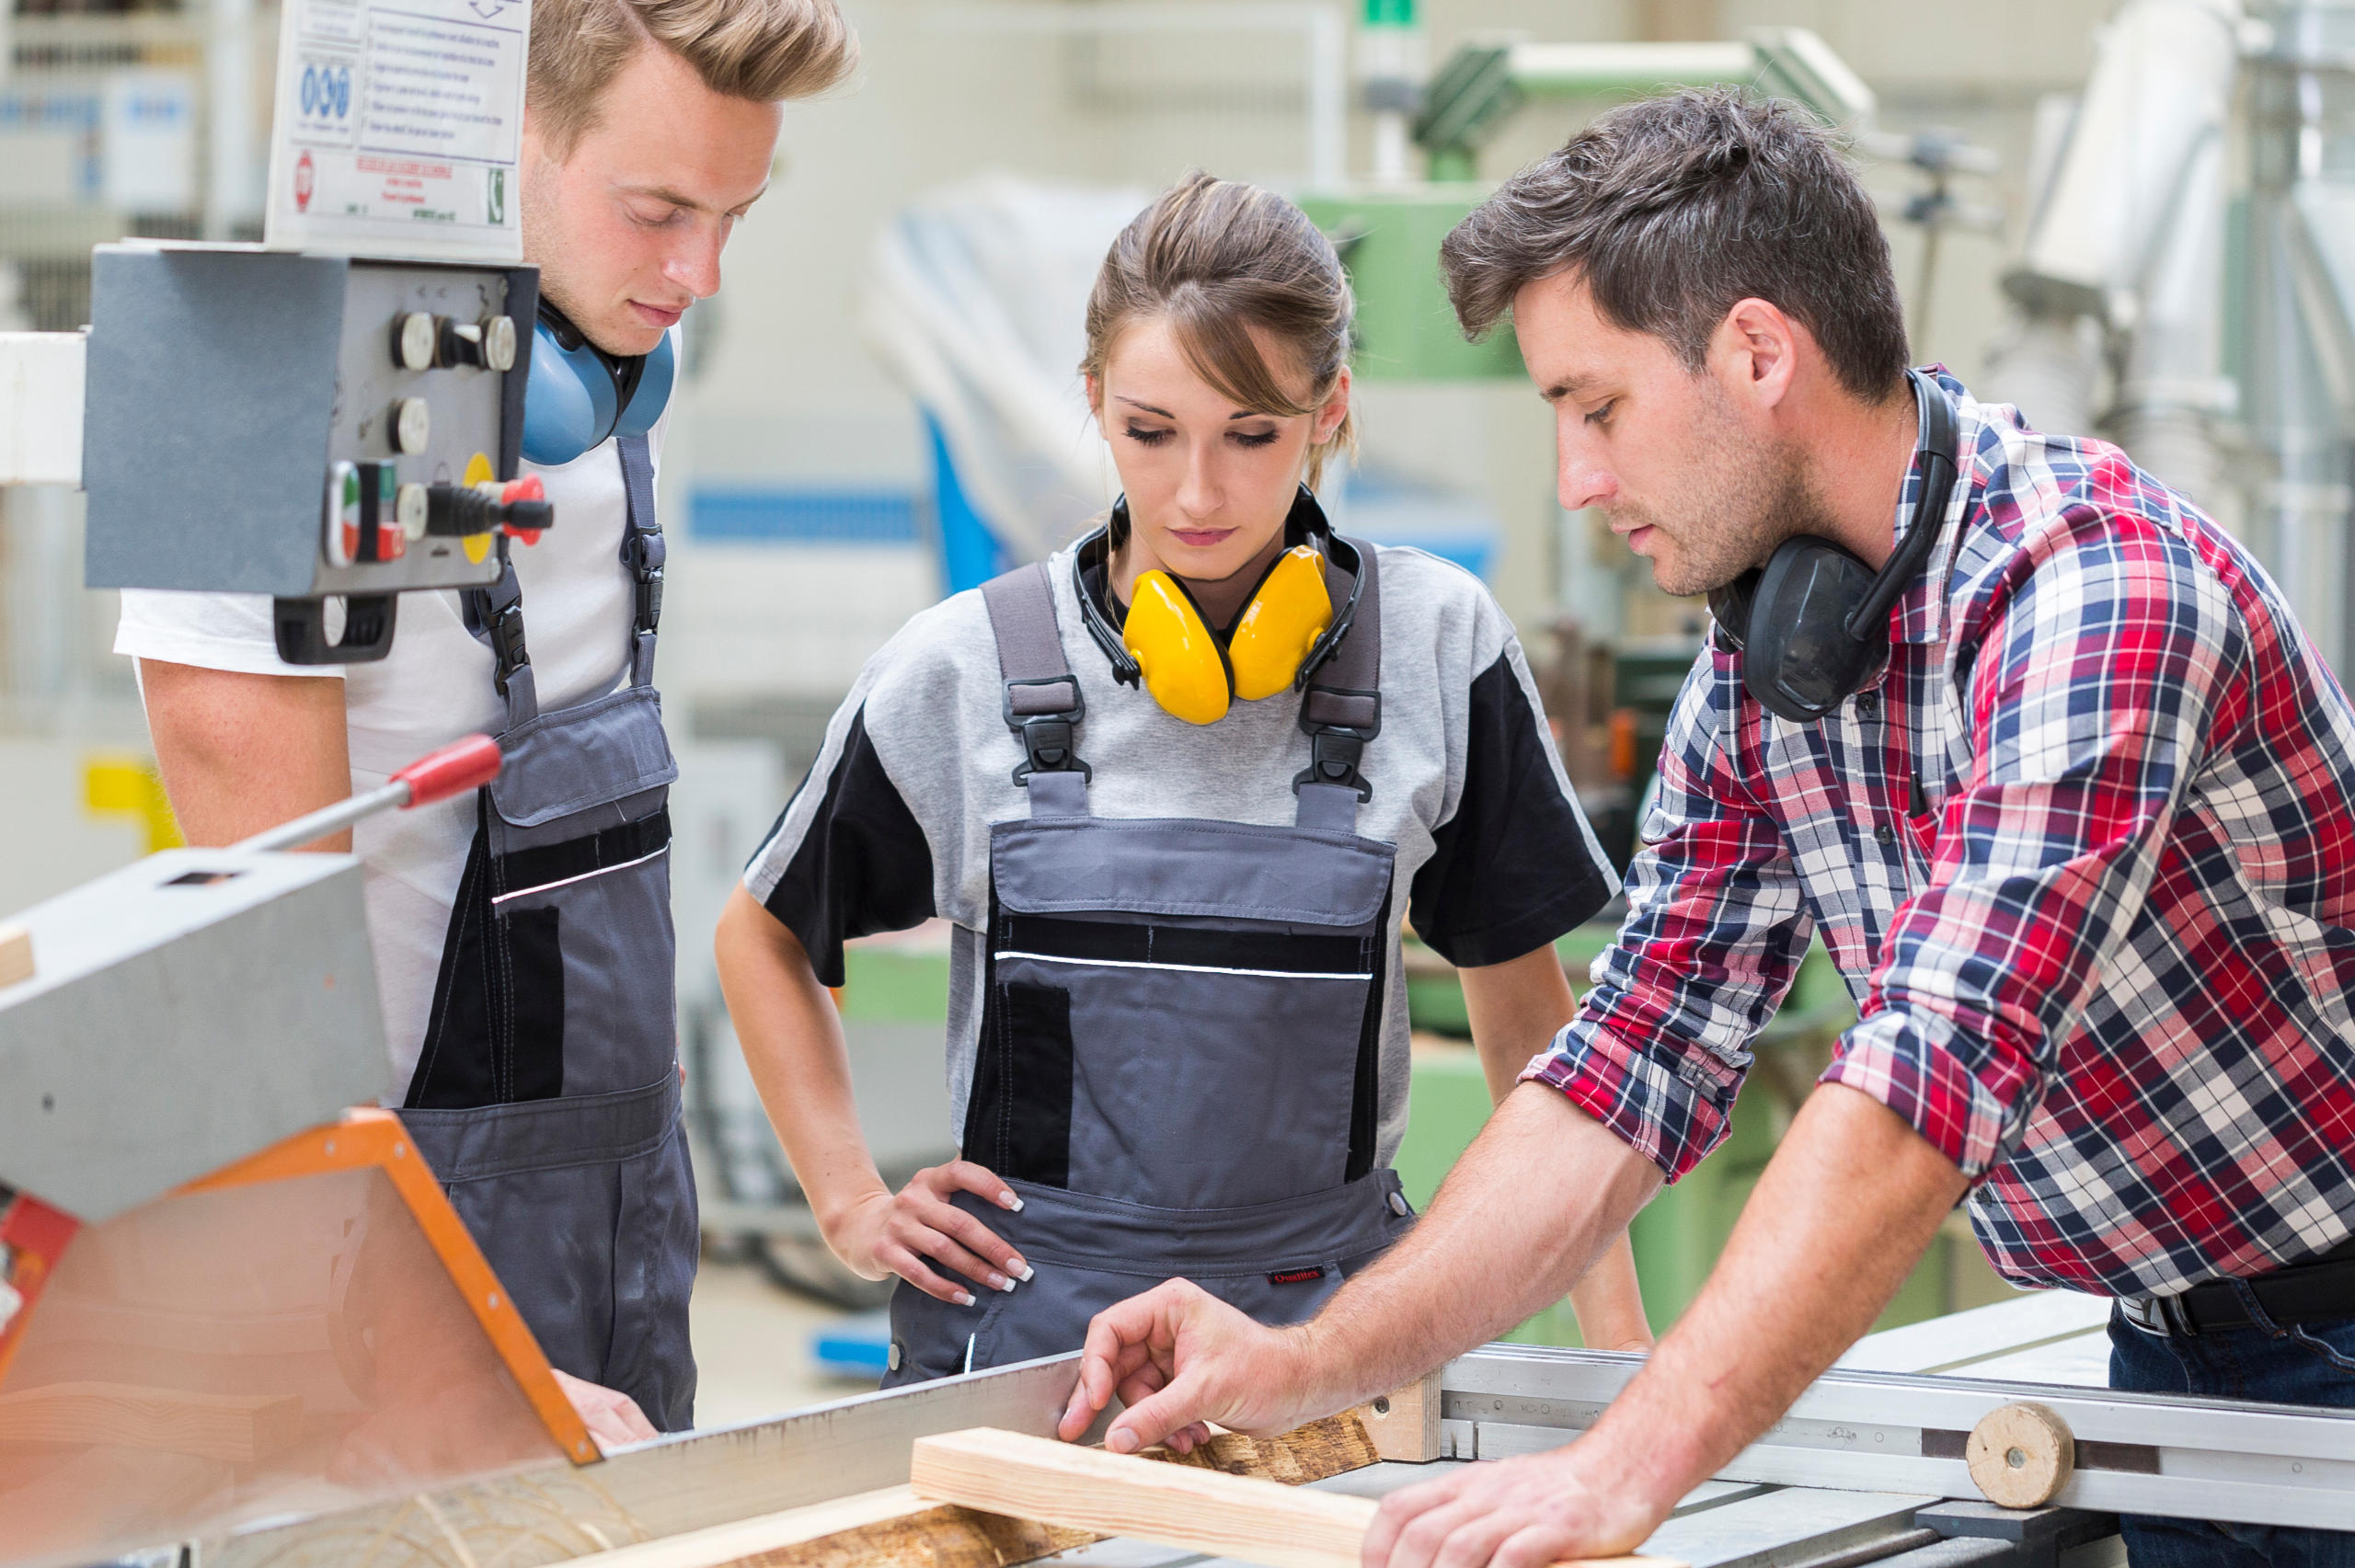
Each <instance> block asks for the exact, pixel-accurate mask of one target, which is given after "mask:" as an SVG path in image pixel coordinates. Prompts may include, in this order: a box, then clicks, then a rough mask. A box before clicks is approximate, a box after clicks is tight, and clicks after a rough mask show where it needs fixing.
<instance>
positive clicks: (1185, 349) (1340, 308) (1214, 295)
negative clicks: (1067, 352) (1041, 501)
mask: <svg viewBox="0 0 2355 1568" xmlns="http://www.w3.org/2000/svg"><path fill="white" fill-rule="evenodd" d="M1355 309H1356V302H1355V301H1354V300H1353V299H1352V297H1351V296H1350V280H1349V277H1348V275H1347V274H1346V273H1344V272H1343V271H1342V270H1341V258H1340V257H1339V256H1338V254H1336V253H1335V251H1334V249H1333V242H1332V241H1330V240H1328V239H1327V238H1326V237H1325V235H1323V234H1322V233H1320V232H1319V231H1318V229H1317V227H1316V225H1315V223H1311V222H1309V220H1308V214H1307V213H1305V212H1302V211H1301V210H1300V209H1299V208H1297V207H1295V206H1293V205H1292V203H1291V202H1289V201H1287V200H1284V199H1283V198H1282V197H1281V196H1278V195H1276V194H1274V193H1273V192H1272V191H1267V190H1262V189H1259V188H1258V186H1256V185H1246V184H1244V183H1243V182H1242V181H1240V180H1231V179H1215V178H1213V177H1211V176H1209V175H1207V174H1204V173H1202V172H1201V171H1200V170H1199V169H1198V170H1196V171H1194V172H1193V173H1191V174H1189V175H1188V176H1186V177H1185V178H1183V179H1181V180H1179V181H1178V182H1177V184H1176V185H1174V186H1172V187H1170V189H1167V190H1166V191H1164V192H1163V193H1162V195H1161V198H1160V200H1156V201H1155V202H1154V204H1153V205H1152V206H1150V207H1148V208H1146V209H1145V210H1144V211H1143V212H1140V213H1138V214H1137V216H1136V217H1135V218H1134V219H1133V220H1132V221H1131V223H1130V224H1129V226H1128V227H1127V228H1125V229H1122V230H1121V231H1120V238H1118V239H1116V240H1114V241H1113V242H1112V248H1111V250H1110V251H1109V252H1108V253H1107V254H1106V256H1105V258H1104V267H1103V269H1102V270H1101V271H1099V272H1098V273H1097V275H1096V287H1095V290H1094V291H1093V292H1091V293H1090V294H1089V295H1088V299H1087V355H1086V358H1085V359H1084V360H1082V361H1080V369H1081V371H1082V372H1085V373H1086V374H1087V375H1090V376H1093V377H1094V378H1096V384H1097V385H1098V386H1101V385H1103V383H1104V364H1105V361H1106V360H1107V359H1108V358H1109V356H1110V354H1111V351H1112V344H1113V341H1114V340H1115V339H1117V338H1119V337H1120V334H1121V333H1122V332H1123V331H1125V330H1127V329H1128V327H1129V326H1131V325H1132V324H1133V323H1135V322H1137V321H1140V320H1144V319H1148V318H1157V319H1160V320H1165V321H1166V322H1168V324H1169V326H1170V331H1171V333H1172V335H1173V336H1174V337H1175V338H1177V349H1178V352H1180V353H1182V354H1184V355H1185V356H1186V362H1187V364H1188V365H1189V366H1191V367H1192V369H1193V372H1194V373H1195V374H1196V375H1199V376H1200V377H1201V378H1202V379H1203V380H1204V381H1206V382H1208V383H1210V384H1211V386H1212V388H1214V389H1215V390H1216V391H1217V393H1218V394H1219V395H1220V396H1222V397H1224V398H1227V399H1230V400H1231V401H1233V402H1235V403H1236V404H1239V405H1241V406H1243V407H1246V408H1249V409H1252V410H1254V411H1256V412H1259V413H1266V414H1275V415H1283V416H1290V415H1295V414H1307V413H1311V412H1313V411H1315V409H1316V408H1318V407H1319V406H1322V405H1323V404H1324V402H1325V400H1326V399H1327V398H1328V397H1330V396H1331V395H1333V388H1334V385H1335V383H1338V381H1339V380H1340V375H1341V368H1342V367H1343V366H1344V365H1346V364H1347V363H1348V362H1349V358H1350V317H1351V315H1352V314H1353V313H1354V311H1355ZM1254 326H1256V327H1258V328H1259V329H1260V330H1261V331H1262V332H1264V333H1266V334H1267V335H1268V336H1269V338H1273V339H1274V340H1275V341H1276V342H1277V343H1279V344H1281V345H1282V346H1283V347H1284V348H1286V349H1290V350H1291V351H1292V355H1293V356H1294V358H1295V359H1296V360H1297V361H1298V363H1299V365H1300V368H1301V369H1303V370H1304V371H1306V372H1308V386H1309V392H1308V397H1307V400H1306V401H1304V402H1302V401H1297V400H1295V399H1294V398H1293V397H1292V395H1290V394H1289V393H1287V392H1286V391H1285V390H1284V386H1283V383H1282V382H1281V381H1279V380H1278V379H1277V378H1276V374H1275V372H1274V371H1273V369H1271V368H1270V367H1269V364H1268V361H1267V358H1266V356H1264V355H1262V354H1261V353H1260V352H1259V346H1258V343H1257V342H1255V341H1254V340H1253V338H1252V337H1251V333H1250V328H1252V327H1254ZM1355 419H1356V416H1355V415H1354V414H1352V415H1348V416H1345V417H1344V418H1342V420H1341V423H1340V426H1339V428H1338V429H1335V430H1334V432H1333V434H1332V436H1331V438H1330V439H1329V440H1327V441H1322V442H1320V443H1318V444H1317V445H1316V446H1315V447H1313V448H1312V449H1311V450H1310V452H1309V455H1308V483H1309V485H1310V486H1311V487H1312V488H1313V487H1314V486H1315V485H1316V483H1317V481H1318V480H1319V479H1321V478H1323V477H1324V471H1325V460H1326V459H1327V457H1328V456H1330V455H1331V454H1332V453H1333V452H1335V451H1336V450H1338V449H1346V448H1348V447H1350V446H1351V445H1352V444H1354V442H1355V441H1356V429H1355V428H1354V427H1355Z"/></svg>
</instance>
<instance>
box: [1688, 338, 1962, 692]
mask: <svg viewBox="0 0 2355 1568" xmlns="http://www.w3.org/2000/svg"><path fill="white" fill-rule="evenodd" d="M1905 373H1906V376H1907V378H1908V379H1910V380H1911V381H1912V382H1913V399H1914V405H1915V406H1916V408H1917V409H1918V410H1919V412H1920V416H1921V418H1920V427H1921V435H1920V437H1919V439H1918V440H1917V441H1916V443H1915V445H1914V449H1913V468H1914V472H1915V473H1916V474H1918V475H1920V483H1919V484H1918V485H1917V486H1915V488H1914V492H1913V522H1912V524H1911V525H1910V526H1908V527H1907V529H1906V531H1905V537H1904V539H1903V540H1901V542H1900V543H1899V544H1898V546H1897V551H1896V553H1895V554H1894V555H1890V558H1889V564H1888V565H1887V566H1885V567H1882V568H1881V569H1880V571H1879V572H1878V574H1876V573H1875V572H1874V571H1873V569H1872V568H1871V567H1868V566H1867V565H1866V564H1865V563H1864V562H1863V561H1861V560H1859V559H1857V558H1856V557H1855V555H1851V554H1850V553H1849V552H1848V551H1846V550H1844V549H1843V548H1841V547H1840V546H1839V545H1837V544H1833V543H1832V541H1831V540H1829V539H1823V538H1819V537H1818V536H1816V535H1814V534H1811V533H1802V534H1800V535H1798V537H1796V538H1793V539H1786V540H1785V541H1784V542H1783V543H1782V544H1781V545H1779V546H1778V547H1776V549H1775V554H1774V555H1773V556H1771V557H1770V558H1769V559H1768V560H1767V562H1766V565H1765V566H1764V567H1763V568H1753V569H1752V570H1751V571H1748V572H1745V573H1743V574H1742V575H1741V576H1740V577H1739V578H1735V579H1734V580H1733V581H1732V582H1730V583H1728V584H1727V585H1726V586H1725V587H1723V588H1721V589H1716V590H1714V591H1713V592H1711V593H1710V595H1709V613H1710V614H1711V615H1712V616H1713V617H1715V618H1716V620H1717V643H1718V646H1719V647H1723V648H1726V649H1727V650H1728V651H1729V652H1737V653H1740V655H1741V680H1742V684H1743V686H1745V687H1746V688H1748V690H1749V692H1750V694H1751V695H1752V696H1753V697H1755V698H1757V699H1758V701H1759V704H1760V705H1761V706H1763V708H1765V710H1766V711H1767V712H1768V713H1771V714H1775V715H1778V716H1780V717H1783V718H1786V719H1789V720H1790V721H1792V722H1793V723H1794V724H1809V723H1812V722H1814V721H1815V720H1817V719H1820V718H1821V717H1822V716H1823V715H1826V714H1828V713H1830V712H1831V711H1832V709H1834V708H1836V707H1838V706H1839V705H1840V704H1842V703H1844V702H1846V701H1847V700H1848V699H1849V698H1850V697H1853V696H1855V694H1856V693H1857V692H1859V691H1862V690H1863V689H1864V685H1865V682H1866V681H1869V680H1871V679H1872V678H1873V674H1874V672H1875V671H1876V670H1879V668H1880V667H1881V664H1882V662H1883V660H1885V659H1886V658H1888V656H1889V609H1890V605H1892V604H1894V603H1896V602H1897V596H1898V595H1899V594H1900V593H1902V592H1903V591H1904V590H1905V588H1906V585H1907V584H1909V583H1911V582H1912V581H1913V579H1914V578H1915V577H1917V576H1919V575H1920V573H1921V571H1922V568H1923V567H1924V566H1925V565H1927V564H1928V562H1929V558H1930V547H1931V546H1932V545H1933V544H1936V542H1937V537H1938V533H1939V532H1940V530H1941V529H1942V528H1943V527H1944V526H1945V523H1946V517H1947V503H1948V502H1949V501H1950V500H1951V499H1952V498H1953V496H1954V483H1955V463H1954V449H1955V445H1956V442H1957V441H1959V429H1960V427H1959V423H1958V421H1957V419H1956V418H1955V411H1954V403H1953V400H1952V399H1950V398H1949V397H1948V396H1947V392H1946V388H1944V387H1942V386H1940V385H1939V384H1938V383H1936V381H1934V380H1932V379H1931V378H1930V377H1928V376H1926V375H1924V374H1923V373H1922V372H1919V371H1908V372H1905Z"/></svg>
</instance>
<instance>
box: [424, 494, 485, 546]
mask: <svg viewBox="0 0 2355 1568" xmlns="http://www.w3.org/2000/svg"><path fill="white" fill-rule="evenodd" d="M498 521H499V503H498V502H496V501H494V500H492V499H491V498H489V497H488V496H486V495H483V494H482V493H481V492H480V491H477V489H475V488H474V487H473V486H469V485H428V486H426V487H425V532H428V533H431V534H439V535H440V536H442V538H445V539H464V538H467V537H470V536H471V535H474V534H477V533H488V532H490V531H491V528H492V527H493V526H494V525H495V524H496V523H497V522H498Z"/></svg>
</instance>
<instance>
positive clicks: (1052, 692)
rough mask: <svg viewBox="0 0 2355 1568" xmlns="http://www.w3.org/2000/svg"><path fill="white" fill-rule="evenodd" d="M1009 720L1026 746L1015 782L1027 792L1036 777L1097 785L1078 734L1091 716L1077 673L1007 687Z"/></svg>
mask: <svg viewBox="0 0 2355 1568" xmlns="http://www.w3.org/2000/svg"><path fill="white" fill-rule="evenodd" d="M1004 712H1005V725H1006V727H1007V728H1008V729H1011V730H1012V731H1014V738H1016V739H1017V740H1018V741H1020V742H1021V743H1022V761H1021V764H1020V765H1019V766H1017V768H1016V769H1015V770H1014V782H1015V783H1016V784H1020V785H1022V786H1023V787H1024V788H1026V789H1027V788H1028V787H1029V784H1030V775H1031V774H1032V773H1078V774H1079V776H1080V777H1081V778H1082V779H1083V780H1086V781H1089V782H1093V781H1094V779H1095V777H1096V770H1095V769H1093V768H1091V767H1089V766H1088V765H1087V762H1086V759H1084V758H1083V757H1081V756H1080V754H1079V750H1078V731H1079V726H1080V723H1081V721H1082V720H1084V719H1085V718H1086V716H1087V701H1086V698H1085V697H1083V696H1082V695H1081V694H1080V690H1079V679H1078V677H1076V676H1073V675H1046V676H1036V677H1032V678H1030V679H1028V680H1023V681H1007V682H1006V683H1005V710H1004Z"/></svg>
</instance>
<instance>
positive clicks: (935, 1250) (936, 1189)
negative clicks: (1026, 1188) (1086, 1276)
mask: <svg viewBox="0 0 2355 1568" xmlns="http://www.w3.org/2000/svg"><path fill="white" fill-rule="evenodd" d="M959 1192H969V1193H971V1194H972V1195H973V1196H976V1197H978V1198H980V1199H981V1200H982V1202H984V1203H988V1204H994V1205H995V1206H996V1207H999V1208H1004V1209H1018V1208H1020V1207H1022V1200H1021V1199H1020V1198H1019V1197H1017V1196H1015V1193H1014V1189H1013V1188H1012V1187H1009V1186H1007V1185H1005V1183H1004V1182H1002V1181H1000V1180H999V1179H998V1178H997V1177H996V1176H994V1175H993V1174H992V1173H990V1172H989V1171H987V1170H985V1169H983V1168H982V1166H979V1165H976V1164H974V1163H973V1162H971V1160H952V1161H950V1162H948V1164H946V1165H934V1166H931V1167H929V1168H927V1169H925V1170H922V1171H918V1172H917V1173H915V1175H914V1177H913V1179H912V1180H911V1181H910V1182H909V1183H908V1185H906V1186H904V1187H902V1188H901V1189H900V1190H899V1191H898V1192H896V1193H893V1192H890V1191H886V1190H878V1191H876V1192H874V1193H872V1194H870V1195H869V1196H867V1197H865V1198H863V1199H861V1200H860V1201H859V1202H858V1203H857V1204H856V1206H855V1207H852V1208H851V1209H850V1210H849V1211H848V1212H846V1213H845V1214H844V1217H843V1219H842V1220H841V1222H840V1223H839V1224H838V1225H836V1226H834V1227H833V1230H837V1231H839V1232H840V1234H839V1235H837V1236H829V1238H828V1240H829V1242H831V1243H832V1244H833V1249H834V1252H835V1253H836V1255H837V1256H839V1257H840V1258H841V1259H842V1260H843V1262H844V1263H846V1264H848V1265H850V1266H851V1267H852V1268H853V1269H854V1270H855V1271H856V1272H857V1273H858V1274H860V1275H861V1276H864V1277H866V1278H868V1279H882V1278H884V1277H886V1276H890V1275H894V1274H896V1275H898V1276H900V1277H901V1278H902V1279H904V1280H906V1281H907V1282H908V1283H909V1284H911V1285H913V1286H914V1287H915V1288H917V1289H919V1290H921V1291H923V1292H924V1293H925V1295H927V1296H936V1297H938V1298H939V1299H942V1300H944V1301H955V1302H957V1303H959V1305H961V1306H971V1305H972V1302H973V1295H972V1292H971V1290H969V1289H967V1288H965V1287H964V1286H963V1285H960V1284H959V1283H957V1282H956V1280H954V1279H952V1278H943V1277H942V1271H946V1272H947V1273H948V1274H950V1275H958V1276H963V1277H964V1278H966V1279H969V1280H971V1281H972V1283H973V1284H974V1285H976V1286H978V1287H980V1288H983V1289H988V1290H1011V1289H1013V1288H1015V1286H1017V1284H1019V1283H1021V1282H1022V1281H1023V1280H1026V1279H1028V1278H1029V1277H1030V1272H1031V1271H1030V1265H1028V1263H1026V1262H1024V1261H1023V1258H1022V1254H1021V1253H1017V1252H1016V1251H1015V1250H1014V1249H1013V1248H1012V1247H1010V1246H1008V1245H1006V1244H1005V1242H1002V1241H1000V1240H999V1239H998V1237H997V1234H996V1232H994V1231H993V1230H991V1229H990V1228H989V1227H988V1226H986V1225H984V1224H982V1222H981V1221H980V1220H979V1219H975V1218H974V1217H973V1216H971V1214H968V1213H966V1212H965V1211H964V1210H963V1209H961V1208H959V1207H957V1206H956V1205H955V1204H953V1203H951V1202H949V1201H948V1198H949V1195H950V1194H952V1193H959Z"/></svg>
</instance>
